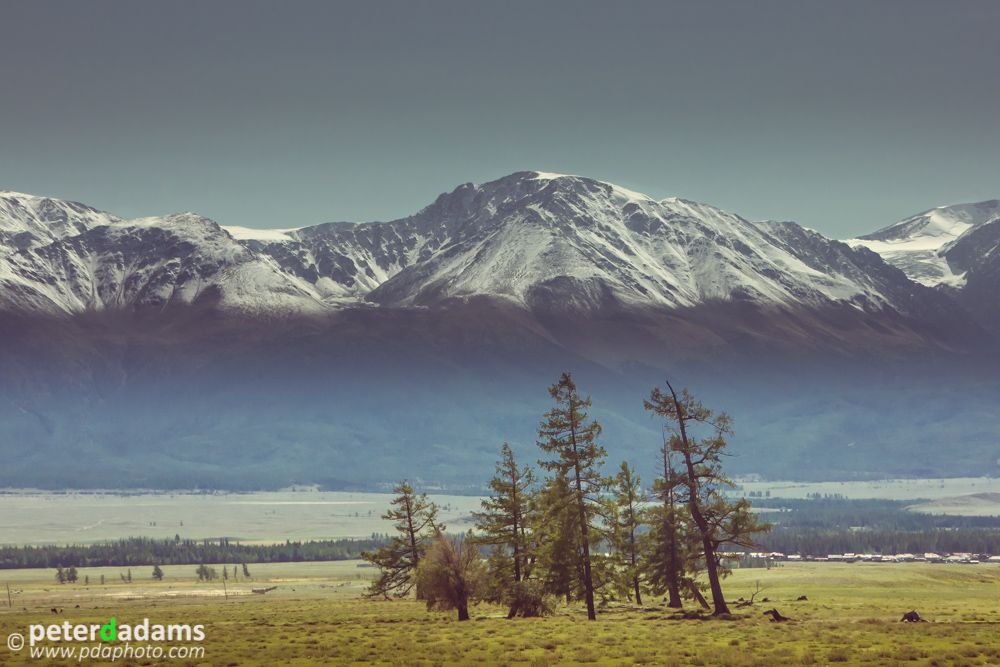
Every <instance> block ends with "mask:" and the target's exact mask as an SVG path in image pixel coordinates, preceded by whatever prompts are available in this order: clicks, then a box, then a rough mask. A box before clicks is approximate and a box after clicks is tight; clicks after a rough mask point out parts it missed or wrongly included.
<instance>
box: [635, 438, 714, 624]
mask: <svg viewBox="0 0 1000 667" xmlns="http://www.w3.org/2000/svg"><path fill="white" fill-rule="evenodd" d="M660 457H661V458H660V462H661V464H662V466H663V472H662V474H661V476H659V477H657V478H656V479H655V480H653V495H654V496H655V497H656V498H657V499H659V500H660V504H659V505H657V506H654V507H650V508H649V509H648V510H647V511H646V516H647V522H648V525H649V531H648V532H646V533H645V534H644V535H643V563H642V571H643V576H644V577H645V580H646V583H647V584H648V585H649V587H650V589H651V590H652V591H653V593H654V594H655V595H663V594H666V595H667V598H668V602H667V607H669V608H673V609H679V608H681V607H683V606H684V604H683V602H681V595H686V594H687V593H688V592H689V593H690V594H691V596H692V597H694V598H695V599H696V600H697V601H698V602H699V603H700V604H701V605H702V606H705V607H708V603H707V602H705V598H704V596H702V594H701V591H700V590H699V589H698V586H697V583H696V582H695V579H694V578H695V576H696V572H697V561H698V559H699V558H700V557H701V548H700V547H699V546H698V544H700V542H701V540H700V539H699V538H698V535H697V530H694V529H692V525H691V518H690V514H689V513H686V512H684V507H685V505H684V503H683V499H682V497H681V492H682V491H683V489H684V487H683V486H682V484H681V482H682V478H681V476H680V475H679V474H678V472H677V469H676V466H675V463H674V458H675V457H676V453H675V452H673V451H671V449H670V445H669V441H668V439H667V438H666V437H664V439H663V446H662V447H661V448H660Z"/></svg>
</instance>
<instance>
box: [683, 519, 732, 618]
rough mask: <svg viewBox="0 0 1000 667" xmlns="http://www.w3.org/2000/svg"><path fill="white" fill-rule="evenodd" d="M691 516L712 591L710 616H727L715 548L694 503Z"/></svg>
mask: <svg viewBox="0 0 1000 667" xmlns="http://www.w3.org/2000/svg"><path fill="white" fill-rule="evenodd" d="M691 516H692V517H693V518H694V523H695V525H696V526H698V532H700V533H701V544H702V549H704V552H705V571H706V572H708V585H709V587H710V588H711V590H712V604H714V605H715V611H713V612H712V616H719V615H720V614H728V613H729V606H728V605H726V598H725V597H724V596H723V595H722V583H721V581H720V580H719V564H718V562H717V561H716V558H715V546H714V545H713V544H712V538H711V536H710V535H709V532H708V524H707V523H706V522H705V518H704V517H703V516H702V515H701V511H700V510H699V509H698V506H697V504H696V503H695V504H693V505H692V507H691Z"/></svg>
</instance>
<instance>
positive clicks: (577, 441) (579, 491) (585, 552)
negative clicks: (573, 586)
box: [538, 373, 607, 621]
mask: <svg viewBox="0 0 1000 667" xmlns="http://www.w3.org/2000/svg"><path fill="white" fill-rule="evenodd" d="M549 395H551V396H552V398H554V399H555V401H556V407H554V408H553V409H552V410H550V411H549V412H547V413H545V415H544V421H543V422H542V423H541V425H540V426H541V428H539V429H538V436H539V438H540V440H539V441H538V446H539V447H541V449H542V451H544V452H545V453H547V454H555V455H556V458H555V459H553V460H551V461H539V462H538V464H539V465H540V466H542V467H543V468H545V469H546V470H548V471H551V472H554V473H555V474H556V476H557V477H558V476H563V477H565V479H566V482H567V483H568V486H569V495H568V496H567V497H566V499H565V500H566V504H567V506H568V507H572V514H573V518H572V522H573V525H574V526H575V532H576V533H577V535H579V539H580V560H581V564H582V567H583V572H582V580H583V587H584V593H585V596H586V601H587V618H588V619H590V620H592V621H594V620H597V611H596V609H595V607H594V577H593V567H592V563H591V555H590V544H591V536H590V531H591V523H592V520H593V518H594V516H595V515H596V514H597V509H598V507H599V505H600V503H601V498H600V496H599V494H600V491H601V489H602V487H603V484H604V480H603V478H602V477H601V475H600V472H599V468H600V467H601V466H602V465H604V461H603V459H604V457H605V456H607V452H606V451H605V450H604V448H603V447H601V446H599V445H597V444H596V441H597V438H598V436H600V435H601V426H600V424H598V423H597V422H596V421H591V422H588V421H587V413H586V412H585V409H586V408H589V407H590V405H591V402H590V397H589V396H588V397H587V398H586V399H581V398H580V397H579V395H578V394H577V393H576V385H575V384H573V380H572V379H571V378H570V374H569V373H563V374H562V377H561V378H560V380H559V382H557V383H555V384H554V385H552V386H551V387H550V388H549Z"/></svg>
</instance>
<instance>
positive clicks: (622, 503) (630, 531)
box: [610, 461, 649, 604]
mask: <svg viewBox="0 0 1000 667" xmlns="http://www.w3.org/2000/svg"><path fill="white" fill-rule="evenodd" d="M611 490H612V494H613V499H612V512H611V513H610V514H611V516H612V517H613V519H614V522H613V525H612V530H611V535H610V542H611V545H612V546H613V547H614V550H615V554H616V560H617V561H618V563H617V565H618V567H617V568H616V570H617V572H618V575H617V577H616V578H617V580H618V581H619V584H620V585H619V586H618V588H619V590H620V591H621V592H624V594H625V595H627V596H628V597H629V598H631V597H632V594H634V595H635V602H636V604H642V591H641V590H640V586H639V571H640V568H639V566H640V557H641V549H640V545H639V529H640V527H641V526H642V524H643V511H642V506H643V505H644V504H645V503H646V502H647V501H648V500H649V498H648V497H647V496H646V494H645V493H644V492H643V490H642V480H641V479H639V477H638V476H637V475H636V474H635V471H634V470H632V469H631V468H629V465H628V463H627V462H626V461H622V465H621V470H620V472H619V473H618V474H617V475H616V476H615V478H614V483H613V485H612V486H611Z"/></svg>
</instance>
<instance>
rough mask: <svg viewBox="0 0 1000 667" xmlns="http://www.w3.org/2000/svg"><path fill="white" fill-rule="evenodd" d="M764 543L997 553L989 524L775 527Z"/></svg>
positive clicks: (810, 549)
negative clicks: (849, 528)
mask: <svg viewBox="0 0 1000 667" xmlns="http://www.w3.org/2000/svg"><path fill="white" fill-rule="evenodd" d="M765 546H766V547H767V549H768V550H771V551H780V552H781V553H784V554H795V553H798V554H802V555H812V556H826V555H828V554H844V553H855V554H862V553H869V554H904V553H909V554H915V555H922V554H925V553H936V554H949V553H973V554H991V555H1000V531H998V530H995V529H989V528H966V529H961V530H959V529H955V530H948V529H940V530H918V531H901V530H857V531H815V532H806V531H799V530H780V529H779V530H774V531H772V533H771V534H770V535H768V537H767V544H766V545H765Z"/></svg>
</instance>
